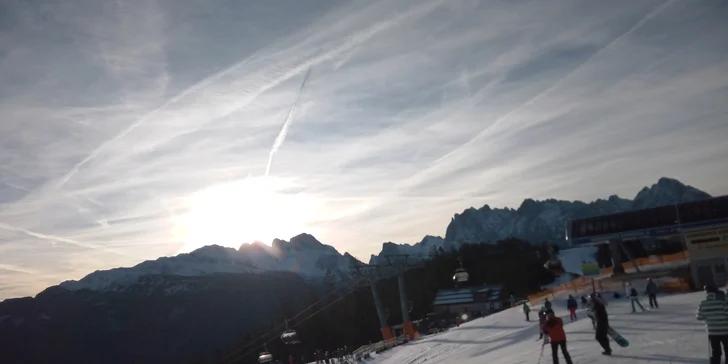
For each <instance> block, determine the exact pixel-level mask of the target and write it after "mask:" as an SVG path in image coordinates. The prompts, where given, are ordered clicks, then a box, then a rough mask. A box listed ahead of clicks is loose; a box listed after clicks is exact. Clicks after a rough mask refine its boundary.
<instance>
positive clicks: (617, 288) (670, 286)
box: [528, 252, 690, 305]
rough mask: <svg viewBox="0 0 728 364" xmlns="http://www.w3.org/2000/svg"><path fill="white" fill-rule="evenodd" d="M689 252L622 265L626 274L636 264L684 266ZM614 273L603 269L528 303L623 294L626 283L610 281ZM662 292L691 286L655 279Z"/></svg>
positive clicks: (532, 297)
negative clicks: (600, 293)
mask: <svg viewBox="0 0 728 364" xmlns="http://www.w3.org/2000/svg"><path fill="white" fill-rule="evenodd" d="M688 258H689V257H688V255H687V252H680V253H677V254H669V255H651V256H649V257H647V258H639V259H635V260H634V262H626V263H623V264H622V267H623V268H624V270H625V272H633V271H635V270H636V268H635V264H636V265H637V266H638V267H639V268H640V269H642V268H648V267H654V268H659V267H660V266H662V267H665V268H667V267H671V266H675V265H678V264H684V263H686V262H687V261H688ZM612 273H613V268H612V267H610V268H603V269H601V270H600V274H599V275H597V276H593V277H584V276H582V277H579V278H577V279H575V280H573V281H571V282H568V283H564V284H562V285H559V286H556V287H553V288H551V289H548V290H543V291H541V292H538V293H535V294H532V295H529V296H528V301H529V302H530V303H531V304H532V305H535V304H537V303H539V302H541V301H543V300H544V299H545V298H547V297H551V298H557V297H562V296H567V295H568V294H575V295H580V294H586V293H591V292H592V290H593V289H596V291H597V292H621V291H623V290H624V283H623V282H620V281H614V280H610V279H608V278H609V277H610V276H611V275H612ZM592 278H593V281H592ZM655 283H657V285H658V287H659V289H660V291H662V292H689V291H690V284H689V283H688V282H687V281H685V280H684V279H682V278H674V277H664V278H659V279H655Z"/></svg>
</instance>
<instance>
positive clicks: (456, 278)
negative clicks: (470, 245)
mask: <svg viewBox="0 0 728 364" xmlns="http://www.w3.org/2000/svg"><path fill="white" fill-rule="evenodd" d="M458 262H459V263H460V267H459V268H457V269H455V274H454V275H453V276H452V280H453V282H455V285H458V284H460V283H465V282H467V281H468V280H469V279H470V275H469V274H468V272H467V271H466V270H465V268H463V261H462V260H461V259H460V258H458Z"/></svg>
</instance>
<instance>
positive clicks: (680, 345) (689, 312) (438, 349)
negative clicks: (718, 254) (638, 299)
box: [368, 292, 708, 364]
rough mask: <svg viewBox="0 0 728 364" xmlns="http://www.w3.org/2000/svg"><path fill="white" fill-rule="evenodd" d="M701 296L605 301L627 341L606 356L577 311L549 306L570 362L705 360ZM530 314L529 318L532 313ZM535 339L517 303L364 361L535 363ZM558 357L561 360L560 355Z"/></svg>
mask: <svg viewBox="0 0 728 364" xmlns="http://www.w3.org/2000/svg"><path fill="white" fill-rule="evenodd" d="M704 297H705V294H704V293H703V292H695V293H689V294H680V295H669V296H668V295H663V296H658V300H659V303H660V308H659V309H657V310H649V311H646V312H638V313H635V314H632V313H630V312H631V308H630V307H629V301H628V300H626V299H621V300H614V299H612V300H610V301H609V306H608V307H607V309H608V311H609V321H610V324H611V325H612V327H614V328H615V329H616V330H617V331H618V332H619V333H621V334H622V335H623V336H624V337H625V338H627V340H629V341H630V346H629V347H627V348H622V347H619V346H617V345H616V344H615V343H614V342H612V350H613V354H612V356H611V357H608V356H603V355H602V354H601V352H602V349H601V347H600V346H599V344H598V343H597V342H596V341H595V340H594V330H593V329H592V324H591V321H590V320H589V319H588V318H586V316H585V314H584V312H583V311H582V310H580V311H577V315H578V320H577V321H575V322H569V318H568V313H567V311H566V302H565V301H564V300H557V301H554V310H555V311H556V314H557V315H559V316H560V317H561V318H562V319H563V320H564V324H565V325H564V328H565V331H566V335H567V345H568V349H569V353H570V354H571V357H572V359H573V361H574V363H577V364H578V363H589V364H601V363H604V364H606V363H609V364H616V363H624V364H626V363H630V364H638V363H707V362H708V360H707V357H708V341H707V333H706V332H705V326H704V325H703V323H702V322H700V321H697V320H696V319H695V312H696V309H697V306H698V304H699V303H700V301H701V300H703V299H704ZM644 300H645V299H644V298H643V301H644ZM643 305H647V302H643ZM531 316H532V319H533V317H534V316H536V315H535V312H534V313H532V315H531ZM537 339H538V327H537V325H536V323H535V322H533V321H531V322H526V321H525V320H524V316H523V313H522V310H521V308H520V307H516V308H512V309H508V310H505V311H502V312H499V313H497V314H493V315H491V316H488V317H484V318H481V319H477V320H473V321H471V322H467V323H465V324H463V325H461V326H460V327H458V328H453V329H450V330H449V331H447V332H445V333H441V334H437V335H432V336H427V337H425V338H423V339H421V340H418V341H414V342H410V343H408V344H404V345H401V346H398V347H396V348H393V349H390V350H388V351H385V352H383V353H381V354H379V355H376V356H374V357H373V359H372V360H369V361H368V362H370V363H371V364H401V363H407V364H423V363H427V364H452V363H457V364H471V363H472V364H482V363H488V364H520V363H528V364H533V363H537V362H538V360H539V352H540V351H541V341H539V340H537ZM559 355H560V354H559ZM559 360H560V362H561V363H564V362H565V361H564V360H563V357H561V356H560V357H559ZM540 363H549V364H550V363H552V359H551V348H550V346H547V347H546V348H545V350H544V352H543V357H542V358H541V360H540Z"/></svg>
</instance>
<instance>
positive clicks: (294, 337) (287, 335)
mask: <svg viewBox="0 0 728 364" xmlns="http://www.w3.org/2000/svg"><path fill="white" fill-rule="evenodd" d="M281 341H283V343H284V344H286V345H294V344H300V343H301V340H299V339H298V333H297V332H296V330H289V329H288V320H286V331H283V333H282V334H281Z"/></svg>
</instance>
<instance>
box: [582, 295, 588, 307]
mask: <svg viewBox="0 0 728 364" xmlns="http://www.w3.org/2000/svg"><path fill="white" fill-rule="evenodd" d="M588 306H589V305H588V301H587V300H586V296H584V295H581V308H588Z"/></svg>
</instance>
